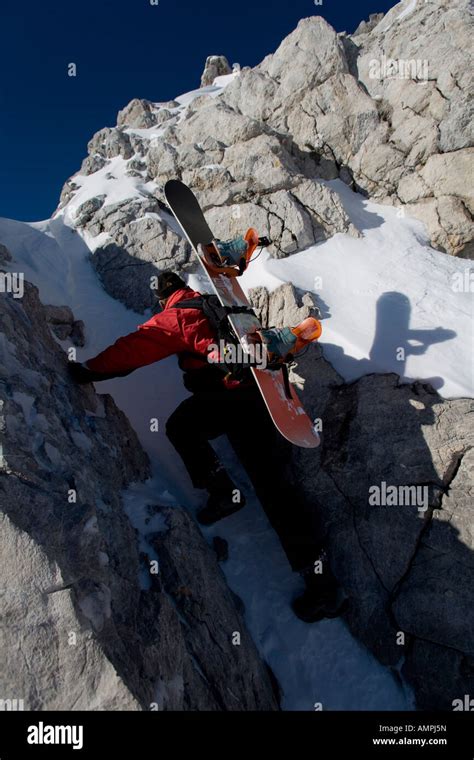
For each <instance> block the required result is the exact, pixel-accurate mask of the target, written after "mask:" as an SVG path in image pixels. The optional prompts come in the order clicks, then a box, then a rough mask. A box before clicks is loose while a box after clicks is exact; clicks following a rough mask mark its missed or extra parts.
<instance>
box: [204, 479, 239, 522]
mask: <svg viewBox="0 0 474 760" xmlns="http://www.w3.org/2000/svg"><path fill="white" fill-rule="evenodd" d="M206 488H207V491H208V493H209V498H208V500H207V504H206V506H205V507H204V508H203V509H201V510H200V511H199V512H198V513H197V515H196V517H197V521H198V522H199V523H201V525H212V524H213V523H215V522H217V521H218V520H222V519H223V518H224V517H229V515H233V514H234V512H238V511H239V509H242V507H245V497H244V495H243V494H242V493H241V491H239V489H238V488H237V486H236V485H235V483H233V482H232V480H231V479H230V477H229V476H228V474H227V473H226V471H225V470H224V469H223V468H222V469H219V470H217V472H215V473H213V474H212V476H211V478H210V479H209V481H208V483H207V486H206Z"/></svg>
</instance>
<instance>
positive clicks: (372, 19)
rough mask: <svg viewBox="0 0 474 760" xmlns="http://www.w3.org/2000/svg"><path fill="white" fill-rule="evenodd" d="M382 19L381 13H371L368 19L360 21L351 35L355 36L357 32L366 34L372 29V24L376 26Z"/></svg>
mask: <svg viewBox="0 0 474 760" xmlns="http://www.w3.org/2000/svg"><path fill="white" fill-rule="evenodd" d="M382 19H383V13H371V14H370V15H369V20H368V21H361V22H360V24H359V26H358V27H357V29H356V30H355V32H354V33H353V34H352V37H357V36H358V35H359V34H368V33H369V32H371V31H372V29H373V28H374V26H377V24H378V23H379V21H381V20H382Z"/></svg>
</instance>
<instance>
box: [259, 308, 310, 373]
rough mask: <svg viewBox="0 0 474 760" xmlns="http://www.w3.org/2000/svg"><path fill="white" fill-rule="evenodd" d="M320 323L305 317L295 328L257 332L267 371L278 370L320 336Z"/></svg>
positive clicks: (271, 328) (275, 328) (276, 328)
mask: <svg viewBox="0 0 474 760" xmlns="http://www.w3.org/2000/svg"><path fill="white" fill-rule="evenodd" d="M322 331H323V329H322V326H321V322H320V321H319V320H318V319H315V317H307V318H306V319H304V320H303V321H302V322H300V324H299V325H297V326H296V327H269V328H267V329H264V330H260V331H259V336H260V339H261V340H262V343H264V344H265V349H266V352H267V356H268V360H269V362H268V369H280V368H281V366H282V364H289V363H290V362H292V361H293V360H294V358H295V356H296V355H297V354H298V353H299V352H300V351H302V350H303V349H304V348H306V347H307V346H308V345H309V344H310V343H313V342H314V341H316V340H319V338H320V337H321V335H322Z"/></svg>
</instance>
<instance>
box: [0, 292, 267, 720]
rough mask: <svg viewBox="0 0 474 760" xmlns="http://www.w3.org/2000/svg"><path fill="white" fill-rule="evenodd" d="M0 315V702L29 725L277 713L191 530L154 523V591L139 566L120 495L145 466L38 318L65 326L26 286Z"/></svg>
mask: <svg viewBox="0 0 474 760" xmlns="http://www.w3.org/2000/svg"><path fill="white" fill-rule="evenodd" d="M0 308H1V311H2V315H1V316H2V329H3V334H2V342H1V344H0V345H1V353H0V387H1V399H0V409H1V416H2V429H1V431H0V433H1V444H2V452H3V453H2V459H1V462H0V502H1V516H0V520H1V522H2V531H1V534H0V535H1V539H0V540H1V556H2V583H1V588H0V608H1V619H2V624H1V625H0V644H1V646H0V659H1V663H0V672H1V679H0V680H1V693H2V698H3V699H9V698H10V699H23V700H24V707H25V709H26V710H48V709H50V710H58V709H60V710H81V709H82V710H141V709H144V710H148V709H153V710H155V709H159V710H275V709H278V704H277V700H276V697H275V695H274V692H273V686H272V681H271V678H270V674H269V672H268V671H267V668H266V666H265V665H264V664H263V663H262V662H261V660H260V658H259V656H258V654H257V651H256V649H255V646H254V644H253V642H252V641H251V639H250V637H249V634H248V632H247V631H246V629H245V625H244V623H243V620H242V617H241V616H240V614H239V613H238V612H237V610H236V608H235V603H234V599H233V595H232V594H231V592H230V591H229V589H228V588H227V586H226V583H225V581H224V577H223V576H222V574H221V571H220V570H219V567H218V565H217V562H216V558H215V556H214V553H213V551H212V549H211V548H210V547H208V546H207V544H206V542H205V541H204V539H203V538H202V536H201V534H200V532H199V530H198V528H197V526H196V525H195V523H194V522H193V520H192V519H191V517H190V516H189V515H187V513H186V512H184V511H183V510H181V509H179V508H176V509H170V508H169V507H168V508H160V507H159V506H153V507H152V506H150V507H148V510H149V514H150V516H151V515H154V516H156V515H162V523H163V532H161V533H159V534H157V535H155V541H154V545H155V548H156V549H158V553H159V556H158V561H159V567H160V572H159V573H158V575H156V573H154V571H153V570H152V565H151V564H150V562H151V559H150V557H147V556H142V557H141V558H140V556H139V552H138V539H137V536H136V535H135V532H134V530H133V529H132V527H131V524H130V522H129V520H128V518H127V517H126V515H125V513H124V510H123V506H122V502H121V496H120V492H121V490H122V488H124V487H125V486H126V485H128V484H129V483H130V482H132V481H136V480H143V479H144V478H146V477H148V475H149V473H150V468H149V463H148V459H147V457H146V455H145V454H144V452H143V450H142V448H141V446H140V443H139V441H138V439H137V437H136V435H135V433H134V431H133V430H132V429H131V427H130V425H129V423H128V421H127V419H126V417H125V416H124V414H123V413H122V412H121V411H120V410H119V409H118V408H117V407H116V406H115V404H114V402H113V401H112V399H111V397H110V396H107V395H102V396H97V395H96V394H95V393H94V390H93V388H92V386H77V385H76V384H74V383H73V382H71V380H70V379H69V378H68V375H67V371H66V367H67V360H66V355H65V353H64V352H63V351H62V349H61V348H60V347H59V346H58V344H57V342H56V341H55V340H54V338H53V337H52V336H51V333H50V331H49V327H48V322H47V320H46V317H47V313H48V314H49V317H50V318H51V319H53V320H55V321H56V322H58V321H59V320H61V319H68V320H69V319H70V317H71V314H70V312H69V310H68V309H67V308H62V307H59V308H51V307H49V308H48V310H47V311H46V310H45V309H44V308H43V307H42V305H41V303H40V301H39V299H38V294H37V290H36V288H34V287H33V286H31V285H29V283H25V294H24V298H23V299H22V300H18V299H13V298H10V297H3V298H2V300H1V302H0ZM146 571H148V572H149V573H150V587H149V588H148V590H145V588H142V587H141V586H140V581H139V578H140V576H141V577H143V574H144V573H146ZM153 573H154V574H153ZM237 635H238V636H240V641H238V638H237Z"/></svg>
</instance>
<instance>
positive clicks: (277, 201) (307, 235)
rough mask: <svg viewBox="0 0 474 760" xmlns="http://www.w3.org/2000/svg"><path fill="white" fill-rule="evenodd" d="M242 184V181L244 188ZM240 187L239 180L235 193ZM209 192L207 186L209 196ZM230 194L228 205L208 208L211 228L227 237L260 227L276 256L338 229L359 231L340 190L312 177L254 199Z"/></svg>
mask: <svg viewBox="0 0 474 760" xmlns="http://www.w3.org/2000/svg"><path fill="white" fill-rule="evenodd" d="M298 179H300V180H301V177H297V176H296V177H295V178H294V180H293V181H294V182H295V183H297V182H298ZM242 185H243V183H242V182H241V183H240V190H241V191H242ZM230 187H231V188H232V185H231V186H230ZM238 188H239V184H237V185H236V186H235V188H234V193H235V195H237V189H238ZM208 195H209V194H208V192H207V190H206V197H208ZM229 195H230V191H229V190H228V195H227V196H225V195H223V196H221V197H222V199H223V202H225V203H227V204H228V205H226V206H220V207H218V208H211V209H210V210H208V211H207V214H206V216H207V218H208V220H209V224H210V226H211V229H213V230H214V232H215V234H216V235H217V236H218V237H219V238H221V239H223V240H225V239H229V238H231V237H234V236H235V235H236V234H239V231H241V230H242V229H245V228H247V227H256V228H257V229H258V230H259V232H260V233H261V234H262V235H268V237H269V238H270V239H271V240H272V241H273V246H272V247H271V249H270V253H271V254H272V255H273V256H275V257H276V258H282V257H284V256H286V255H288V254H291V253H294V252H295V251H297V250H301V249H303V248H307V247H308V246H310V245H313V244H314V243H317V242H320V241H321V240H325V239H326V238H328V237H330V236H331V235H333V234H335V233H336V232H348V233H349V234H350V235H353V236H354V237H357V236H358V235H359V232H358V231H357V230H356V228H355V227H354V226H353V225H352V224H351V222H350V221H349V219H348V217H347V214H346V212H345V211H344V209H343V206H342V204H341V202H340V200H339V198H338V196H337V194H336V193H335V192H334V191H332V190H331V189H330V188H328V187H326V186H324V185H320V184H318V183H316V182H312V181H311V180H304V181H303V182H300V183H299V184H296V185H295V187H294V188H293V189H292V190H291V191H286V190H279V191H277V192H274V193H270V194H268V195H266V194H265V195H259V196H257V197H256V198H255V200H254V202H252V203H237V202H235V201H236V200H237V198H235V197H234V198H233V200H234V203H231V201H232V199H229ZM214 197H215V196H214ZM224 199H225V200H224Z"/></svg>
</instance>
